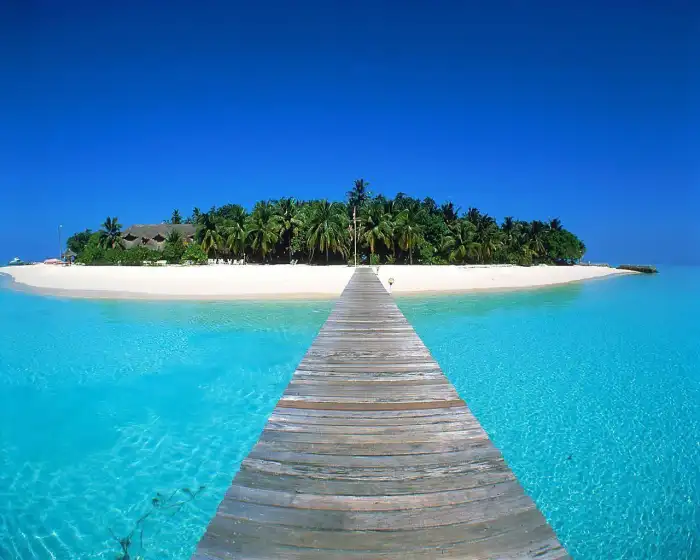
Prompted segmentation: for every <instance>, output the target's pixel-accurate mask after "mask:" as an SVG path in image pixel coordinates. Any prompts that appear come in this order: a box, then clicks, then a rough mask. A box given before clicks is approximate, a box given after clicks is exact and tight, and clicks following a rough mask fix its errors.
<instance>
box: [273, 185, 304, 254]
mask: <svg viewBox="0 0 700 560" xmlns="http://www.w3.org/2000/svg"><path fill="white" fill-rule="evenodd" d="M275 211H276V213H277V215H278V216H279V217H280V221H281V232H280V233H281V237H282V239H283V240H286V243H285V248H286V250H287V255H288V257H289V261H290V262H291V261H292V241H293V239H294V235H295V234H296V232H297V230H298V228H299V227H301V225H302V222H301V220H300V216H298V214H299V206H298V205H297V201H296V199H294V198H282V199H280V200H279V201H278V202H277V205H276V208H275Z"/></svg>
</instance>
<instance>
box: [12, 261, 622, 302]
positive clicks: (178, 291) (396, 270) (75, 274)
mask: <svg viewBox="0 0 700 560" xmlns="http://www.w3.org/2000/svg"><path fill="white" fill-rule="evenodd" d="M353 270H354V269H353V268H351V267H347V266H306V265H296V266H291V265H246V266H231V265H210V266H201V267H199V266H189V267H183V266H168V267H126V266H124V267H114V266H104V267H102V266H56V265H45V264H36V265H29V266H17V267H4V268H0V273H5V274H7V275H9V276H11V277H12V278H13V279H14V281H15V282H16V283H17V284H16V287H18V288H22V289H30V290H33V291H38V292H42V293H47V294H54V295H61V296H68V297H94V298H100V297H101V298H146V299H193V300H197V299H204V300H216V299H242V298H253V299H254V298H258V299H260V298H279V299H290V298H333V297H336V296H338V295H339V294H340V293H341V292H342V291H343V288H344V287H345V285H346V284H347V282H348V280H349V279H350V277H351V276H352V273H353ZM621 274H629V272H625V271H621V270H615V269H612V268H607V267H599V266H563V267H557V266H534V267H529V268H524V267H516V266H498V265H494V266H380V267H379V278H380V279H381V281H382V282H383V283H384V285H385V287H387V288H388V285H389V284H388V280H389V278H393V279H394V284H393V287H392V291H393V293H394V294H412V293H413V294H420V293H424V294H425V293H441V292H445V293H451V292H455V293H456V292H468V291H473V290H512V289H526V288H537V287H544V286H551V285H555V284H566V283H569V282H578V281H581V280H589V279H594V278H604V277H611V276H617V275H621Z"/></svg>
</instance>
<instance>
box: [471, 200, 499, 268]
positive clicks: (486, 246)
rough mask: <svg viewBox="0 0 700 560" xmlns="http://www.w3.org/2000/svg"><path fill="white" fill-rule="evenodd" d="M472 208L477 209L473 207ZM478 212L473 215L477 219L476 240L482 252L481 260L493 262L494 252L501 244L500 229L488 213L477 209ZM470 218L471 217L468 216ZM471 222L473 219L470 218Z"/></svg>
mask: <svg viewBox="0 0 700 560" xmlns="http://www.w3.org/2000/svg"><path fill="white" fill-rule="evenodd" d="M470 210H476V209H475V208H472V209H470ZM476 212H477V214H476V215H475V216H473V219H476V220H477V221H476V241H477V242H478V243H479V249H480V253H481V262H491V260H492V257H493V255H494V253H495V252H496V251H497V250H498V249H499V247H500V246H501V238H500V231H499V229H498V226H497V225H496V220H494V219H493V218H492V217H491V216H489V215H488V214H481V213H480V212H479V211H478V210H476ZM467 219H468V220H469V217H467ZM469 221H470V222H471V223H474V222H472V220H469Z"/></svg>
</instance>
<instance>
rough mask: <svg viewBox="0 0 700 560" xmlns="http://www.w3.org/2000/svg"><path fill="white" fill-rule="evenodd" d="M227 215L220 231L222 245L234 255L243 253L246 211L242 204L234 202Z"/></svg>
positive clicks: (245, 235) (245, 234) (245, 236)
mask: <svg viewBox="0 0 700 560" xmlns="http://www.w3.org/2000/svg"><path fill="white" fill-rule="evenodd" d="M227 216H228V218H227V219H226V220H224V225H223V231H222V235H223V237H224V245H225V247H226V248H227V249H228V250H229V251H230V252H231V253H233V254H234V255H236V256H239V255H245V244H246V238H247V235H248V232H247V219H248V213H247V212H246V211H245V209H244V208H243V207H242V206H239V205H238V204H234V205H232V206H231V207H230V209H229V211H228V213H227Z"/></svg>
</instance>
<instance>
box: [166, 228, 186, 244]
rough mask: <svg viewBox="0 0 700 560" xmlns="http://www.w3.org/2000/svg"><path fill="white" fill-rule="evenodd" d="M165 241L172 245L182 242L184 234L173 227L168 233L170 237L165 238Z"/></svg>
mask: <svg viewBox="0 0 700 560" xmlns="http://www.w3.org/2000/svg"><path fill="white" fill-rule="evenodd" d="M165 242H166V243H169V244H171V245H177V244H178V243H182V235H180V232H179V231H177V230H176V229H175V228H173V229H171V230H170V233H168V237H166V238H165Z"/></svg>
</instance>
